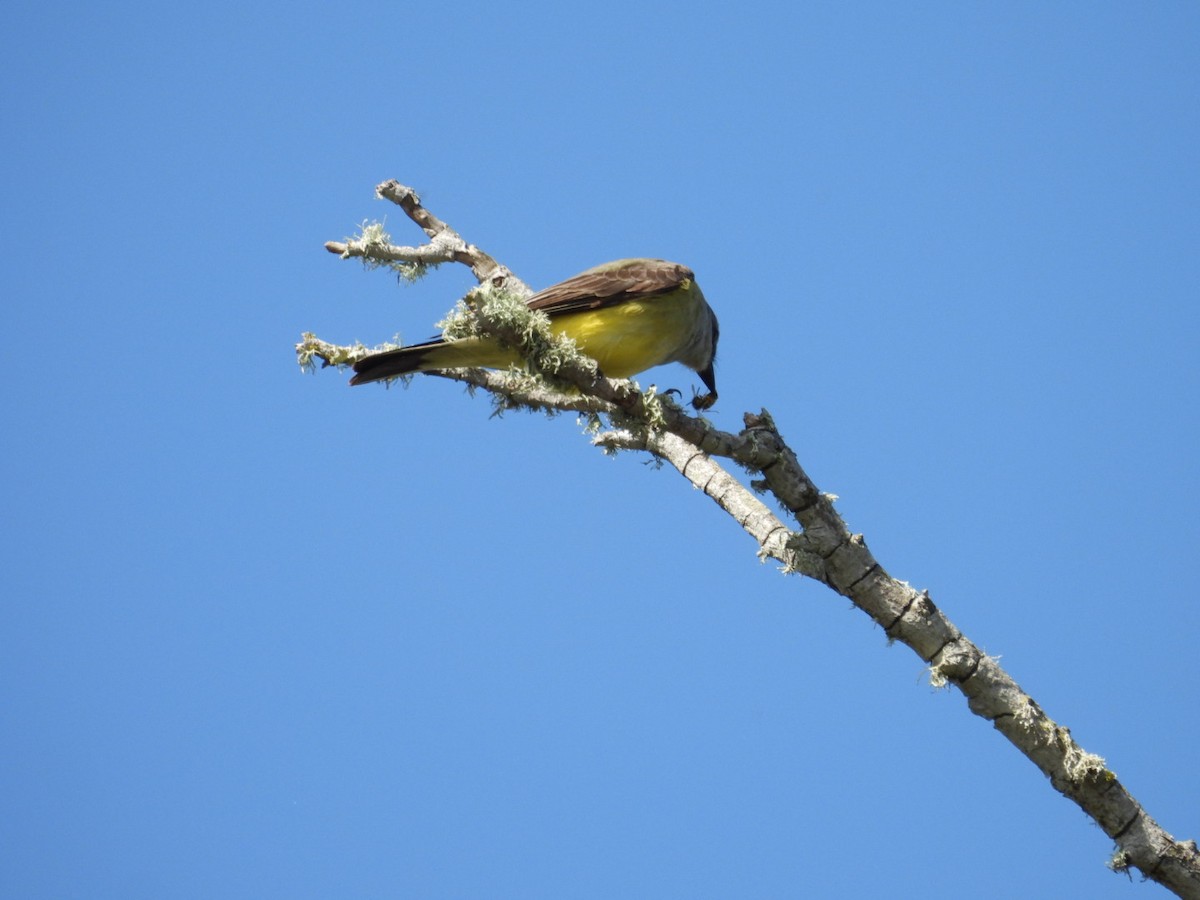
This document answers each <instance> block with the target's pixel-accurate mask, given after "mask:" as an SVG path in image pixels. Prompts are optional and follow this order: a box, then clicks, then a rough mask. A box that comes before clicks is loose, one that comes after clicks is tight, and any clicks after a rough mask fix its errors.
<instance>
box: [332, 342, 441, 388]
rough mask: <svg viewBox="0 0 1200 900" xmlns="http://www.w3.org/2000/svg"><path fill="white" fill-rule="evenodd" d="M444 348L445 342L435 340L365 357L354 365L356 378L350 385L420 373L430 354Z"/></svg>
mask: <svg viewBox="0 0 1200 900" xmlns="http://www.w3.org/2000/svg"><path fill="white" fill-rule="evenodd" d="M442 346H444V342H443V341H441V340H434V341H428V342H426V343H424V344H413V345H412V346H411V347H400V348H399V349H397V350H385V351H383V352H382V353H372V354H371V355H370V356H364V357H363V358H362V359H360V360H359V361H358V362H356V363H355V364H354V377H353V378H351V379H350V383H351V384H370V383H371V382H372V381H383V379H385V378H394V377H395V376H397V375H407V374H408V373H410V372H418V371H420V369H421V364H422V363H423V362H424V361H425V359H426V358H427V357H428V356H429V354H430V353H432V352H433V351H434V350H436V349H437V348H438V347H442Z"/></svg>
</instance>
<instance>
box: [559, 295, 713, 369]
mask: <svg viewBox="0 0 1200 900" xmlns="http://www.w3.org/2000/svg"><path fill="white" fill-rule="evenodd" d="M689 286H690V285H689ZM695 305H696V304H695V300H694V299H693V297H692V294H691V292H690V291H688V290H686V289H681V290H677V291H672V292H671V293H669V294H663V295H660V296H656V297H650V298H647V299H645V300H629V301H626V302H624V303H620V304H617V305H615V306H606V307H604V308H602V309H594V310H586V311H584V312H573V313H564V314H562V315H560V316H555V317H554V318H553V319H552V320H551V323H550V327H551V328H553V329H554V330H555V331H558V332H560V333H562V334H565V335H566V336H567V337H569V338H572V339H573V340H574V341H575V343H576V344H577V345H578V346H579V349H580V350H582V351H583V352H584V353H586V354H587V355H588V356H590V357H592V358H593V359H594V360H596V362H598V363H599V364H600V371H601V372H603V373H604V374H605V375H607V376H608V377H609V378H628V377H629V376H631V375H636V374H637V373H639V372H644V371H645V370H646V369H651V368H653V367H654V366H661V365H663V364H664V363H669V362H675V361H676V360H677V359H678V354H679V351H680V347H681V346H682V345H683V344H684V342H685V341H686V339H687V336H688V335H689V334H690V333H691V329H692V324H693V320H694V317H695V315H696V310H695V308H694V307H695Z"/></svg>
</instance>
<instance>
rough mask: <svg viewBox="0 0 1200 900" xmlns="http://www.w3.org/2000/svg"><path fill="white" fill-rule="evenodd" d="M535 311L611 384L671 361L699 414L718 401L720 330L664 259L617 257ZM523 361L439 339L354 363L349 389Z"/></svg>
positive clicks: (694, 290)
mask: <svg viewBox="0 0 1200 900" xmlns="http://www.w3.org/2000/svg"><path fill="white" fill-rule="evenodd" d="M528 306H529V308H530V309H534V310H541V311H542V312H544V313H546V314H547V315H548V316H549V317H550V327H551V328H552V329H553V330H554V331H556V332H558V333H559V334H563V335H566V336H567V337H569V338H571V339H573V340H574V341H575V344H576V346H578V347H579V349H580V350H581V351H582V352H584V353H586V354H587V355H588V356H590V357H591V358H592V359H594V360H596V362H597V363H599V365H600V371H601V372H603V373H604V374H605V375H606V376H609V377H611V378H628V377H630V376H631V375H636V374H637V373H639V372H644V371H645V370H646V369H652V368H654V367H655V366H661V365H665V364H666V363H673V362H678V363H683V364H684V365H685V366H687V367H688V368H689V369H693V370H694V371H695V372H696V373H697V374H698V375H699V376H700V380H701V381H703V382H704V384H705V386H706V387H707V388H708V390H709V392H710V393H709V394H708V395H702V396H698V397H696V398H695V399H694V400H693V401H692V403H693V405H694V406H695V407H696V408H697V409H707V408H708V407H710V406H712V405H713V403H714V402H716V399H717V383H716V378H715V376H714V374H713V360H714V359H715V358H716V355H717V338H718V337H719V335H720V331H719V329H718V327H717V317H716V315H715V314H714V313H713V311H712V309H711V307H709V305H708V302H707V301H706V300H705V299H704V294H702V293H701V292H700V287H699V286H698V285H697V284H696V279H695V276H694V275H693V273H692V270H691V269H689V268H688V267H687V266H682V265H680V264H678V263H672V262H667V261H666V260H662V259H619V260H616V261H615V262H610V263H605V264H604V265H602V266H596V267H595V268H594V269H588V270H587V271H586V272H581V273H580V274H578V275H576V276H575V277H573V278H568V279H567V280H566V281H563V282H560V283H559V284H556V285H553V286H552V287H548V288H546V289H545V290H544V291H539V292H538V293H536V294H534V295H533V296H532V297H530V298H529V300H528ZM520 361H521V358H520V356H519V355H518V354H517V353H516V352H515V351H514V350H510V349H506V348H504V347H501V346H500V344H499V343H498V342H496V341H495V340H491V339H488V338H465V339H463V340H456V341H445V340H442V339H441V338H437V339H435V340H432V341H427V342H426V343H424V344H413V345H412V346H411V347H401V348H399V349H398V350H385V351H384V352H382V353H374V354H372V355H370V356H365V357H363V358H362V359H360V360H359V361H358V362H356V363H355V364H354V372H355V375H354V377H353V378H352V379H350V383H351V384H367V383H369V382H372V381H381V380H383V379H385V378H392V377H394V376H396V375H404V374H407V373H409V372H427V371H429V370H430V369H453V368H457V367H460V366H479V367H482V368H501V367H504V366H510V365H513V364H515V363H519V362H520Z"/></svg>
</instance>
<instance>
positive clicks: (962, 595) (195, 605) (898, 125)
mask: <svg viewBox="0 0 1200 900" xmlns="http://www.w3.org/2000/svg"><path fill="white" fill-rule="evenodd" d="M5 19H6V25H5V27H6V33H7V35H8V40H7V42H6V43H7V49H6V52H5V54H4V59H3V62H2V63H0V65H2V66H3V67H4V78H3V83H2V87H0V91H3V109H4V121H5V124H6V129H5V130H6V135H7V136H6V139H5V165H4V167H3V168H4V172H3V175H2V176H0V177H2V178H3V179H4V185H3V190H4V203H3V205H2V206H0V222H2V227H3V232H2V237H3V243H4V248H5V253H4V258H3V262H0V267H2V273H3V279H2V284H3V293H4V303H3V304H2V312H0V315H2V319H0V322H2V323H3V329H4V337H5V341H6V346H7V348H8V351H7V356H8V359H7V363H8V364H7V366H6V371H5V373H4V377H3V379H2V380H0V386H2V387H0V390H2V391H3V408H4V410H5V412H6V421H7V427H6V428H5V429H4V437H3V443H2V446H3V448H4V450H3V453H4V466H3V472H4V507H5V512H6V515H5V522H6V531H7V536H6V538H5V539H4V541H3V543H2V545H0V568H2V570H3V572H4V573H5V574H4V583H5V586H6V590H5V594H6V595H7V600H6V602H5V603H4V604H3V612H2V614H0V616H2V618H0V635H2V637H0V640H2V642H3V643H2V645H0V803H2V805H3V808H4V810H5V813H4V816H3V824H2V825H0V846H2V847H3V848H4V849H3V851H2V852H0V894H3V895H4V896H6V897H14V898H17V897H20V898H77V897H78V898H84V897H86V898H143V897H144V898H164V897H171V898H175V897H179V898H193V897H194V898H213V897H221V898H259V897H289V898H309V897H312V898H326V897H328V898H341V897H379V898H393V897H417V898H459V897H462V898H468V897H469V898H475V897H522V898H531V897H553V898H562V897H584V898H593V897H594V898H613V897H653V898H658V897H730V898H734V897H786V896H808V897H863V896H882V895H887V896H890V897H916V896H927V895H929V894H931V893H933V894H936V893H939V892H945V891H950V890H952V889H953V890H955V891H968V892H970V893H972V894H974V895H976V896H986V897H1021V898H1025V900H1028V898H1041V897H1047V898H1049V897H1063V896H1077V897H1082V896H1086V897H1092V898H1107V897H1142V896H1145V897H1150V896H1163V893H1162V892H1161V890H1160V889H1159V888H1157V887H1155V886H1153V885H1143V884H1140V883H1138V881H1137V880H1136V879H1135V880H1134V881H1132V882H1131V881H1130V880H1128V879H1126V878H1124V877H1121V876H1115V875H1112V874H1109V873H1108V872H1107V871H1106V869H1105V868H1104V861H1105V859H1106V858H1107V855H1108V853H1109V850H1110V847H1111V845H1110V843H1109V842H1108V840H1107V839H1106V838H1105V837H1104V835H1103V834H1102V833H1101V832H1100V831H1099V830H1098V829H1097V828H1096V827H1095V826H1093V825H1092V824H1091V823H1090V821H1089V820H1087V819H1086V818H1085V817H1084V816H1083V815H1082V814H1081V813H1080V812H1079V811H1078V810H1077V809H1076V808H1075V807H1074V806H1072V805H1071V804H1070V803H1068V802H1067V801H1066V800H1064V799H1062V798H1061V797H1059V796H1058V795H1057V794H1055V793H1054V792H1053V790H1052V789H1051V788H1050V787H1049V786H1048V784H1047V783H1046V782H1045V781H1044V779H1043V778H1042V776H1041V775H1040V774H1039V773H1038V772H1037V771H1036V770H1035V769H1034V767H1033V766H1032V765H1031V764H1030V763H1029V762H1028V761H1026V760H1025V759H1024V758H1023V757H1021V756H1020V755H1018V754H1017V752H1016V751H1015V750H1013V749H1012V748H1011V747H1010V746H1008V744H1007V743H1006V742H1005V741H1004V740H1003V739H1002V738H1001V737H1000V736H999V735H997V734H996V733H994V732H993V730H992V729H991V728H990V727H989V726H988V725H986V724H985V723H984V722H982V721H980V720H979V719H976V718H975V717H973V716H971V715H970V714H969V713H968V712H967V709H966V704H965V703H964V701H963V699H962V698H961V696H959V695H958V694H957V693H956V692H953V691H947V692H938V691H935V690H933V689H932V688H931V687H930V686H929V684H928V681H927V678H926V677H925V674H924V671H923V666H922V664H921V663H920V661H919V660H918V659H917V658H916V657H915V656H914V655H913V654H912V653H911V652H910V651H909V650H907V649H906V648H904V647H901V646H894V647H889V646H888V644H887V641H886V640H885V638H884V636H883V634H882V633H881V632H880V631H879V630H878V629H877V628H875V627H874V626H873V625H872V624H871V623H870V621H869V620H868V619H867V618H866V617H865V616H863V615H862V614H861V613H859V612H857V611H855V610H853V609H852V608H850V606H849V604H848V603H846V602H845V601H844V600H842V599H840V598H838V597H835V596H833V595H831V594H830V593H829V592H828V591H826V590H825V589H823V588H821V587H820V586H818V585H815V584H813V583H810V582H805V581H803V580H800V579H798V578H786V577H783V576H782V575H780V574H779V573H778V571H777V570H776V569H775V568H774V567H772V566H769V565H768V566H763V565H759V563H758V562H757V561H756V559H755V556H754V546H753V545H752V543H751V542H750V541H749V540H748V539H747V538H746V537H745V536H744V535H743V534H742V533H741V532H740V530H739V529H738V528H737V527H736V526H735V525H734V524H733V523H732V522H731V521H730V520H729V519H727V518H726V517H725V516H723V515H722V514H721V513H719V511H718V510H717V509H716V508H715V507H714V506H713V505H712V504H711V503H710V502H709V501H708V500H706V499H705V498H704V497H703V496H702V495H701V494H699V493H697V492H695V491H693V490H692V489H691V488H690V487H688V486H687V485H686V484H685V483H684V482H683V481H682V480H681V479H680V478H678V477H677V476H676V475H675V474H674V473H673V472H671V471H670V470H662V471H656V470H654V469H653V468H652V467H648V466H645V465H643V464H642V462H643V460H641V459H639V458H637V457H635V456H622V457H620V458H618V459H616V460H615V461H614V460H610V459H607V458H604V457H603V456H601V455H600V454H599V453H597V452H596V451H594V450H593V449H591V448H590V447H589V445H588V442H587V440H586V439H585V437H584V436H583V435H581V433H580V430H579V428H578V427H577V426H576V425H575V423H574V422H573V420H571V419H570V418H562V419H558V420H555V421H545V420H543V419H541V418H538V417H532V416H523V415H509V416H508V417H506V418H504V419H502V420H494V419H490V418H489V407H488V404H487V402H486V400H485V399H484V398H482V397H476V398H474V399H472V398H469V397H467V396H465V395H464V394H463V393H462V391H461V389H460V388H458V387H457V386H455V385H451V384H447V383H444V382H440V381H436V380H434V379H424V380H419V381H418V382H416V383H415V384H414V385H413V386H412V387H411V388H410V389H409V390H407V391H401V390H391V391H384V390H382V389H376V388H370V389H367V388H363V389H355V390H350V389H349V388H347V386H346V383H345V382H346V379H345V377H344V376H343V375H341V374H338V373H335V372H330V371H327V372H322V373H319V374H318V375H317V376H315V377H312V376H306V375H302V374H300V373H299V372H298V370H297V369H296V367H295V365H294V358H293V354H292V345H293V343H294V342H295V341H296V340H297V339H298V337H299V334H300V332H301V331H304V330H313V331H315V332H317V333H318V334H320V335H321V336H322V337H324V338H327V339H329V340H335V341H343V342H350V341H352V340H356V339H359V340H363V341H365V342H367V343H375V342H378V341H383V340H387V339H389V338H391V337H392V336H393V335H394V334H395V333H397V332H400V333H401V334H402V335H403V336H404V337H405V338H406V339H409V340H413V339H418V338H423V337H426V336H427V335H429V334H430V333H431V332H432V324H431V323H432V322H434V321H435V320H436V319H438V318H439V317H440V316H441V315H442V314H443V313H444V312H445V310H446V309H447V308H448V307H449V306H450V305H451V304H452V303H453V301H454V300H455V299H456V298H457V297H458V296H459V295H460V294H461V292H462V291H463V290H464V289H465V288H466V287H468V286H469V284H470V278H469V274H468V273H467V272H466V271H465V270H461V271H454V270H451V269H444V270H442V271H440V272H438V273H435V275H433V276H432V277H431V278H429V279H428V280H427V281H425V282H423V283H422V284H421V285H420V286H418V287H416V288H409V289H401V288H398V287H397V286H396V284H395V282H394V279H392V278H391V277H390V276H388V275H387V274H384V273H364V272H363V271H362V270H361V268H360V267H359V266H358V265H357V264H354V263H347V262H341V261H339V260H338V259H336V258H335V257H333V256H331V255H329V254H327V253H326V252H325V251H324V250H323V249H322V244H323V242H324V241H326V240H329V239H338V238H341V237H343V236H345V235H347V234H350V233H352V232H353V230H354V228H355V226H356V224H357V223H358V222H360V221H362V220H364V219H367V218H374V217H381V216H384V215H387V216H388V224H389V227H390V228H391V230H392V232H393V233H394V235H395V236H396V238H397V239H399V240H403V241H415V240H417V239H418V238H419V237H420V234H419V232H418V231H417V230H416V229H415V228H412V227H410V225H409V223H408V222H407V220H406V219H404V217H403V216H402V215H401V214H399V212H398V211H391V210H389V209H387V208H386V205H385V204H382V203H379V202H376V201H374V200H373V199H372V196H371V194H372V189H373V187H374V185H375V184H376V183H377V182H379V181H382V180H384V179H386V178H397V179H399V180H401V181H403V182H405V183H409V184H412V185H414V186H416V187H417V188H418V190H420V191H421V192H422V195H423V197H424V199H425V201H426V203H427V204H428V206H429V207H430V208H431V209H432V210H433V211H434V212H435V213H437V214H438V215H440V216H442V217H443V218H445V219H446V220H448V221H449V222H451V223H452V224H453V225H454V226H455V227H457V228H458V229H460V230H461V231H462V232H463V233H464V234H465V235H466V236H467V238H468V239H469V240H472V241H474V242H476V243H478V244H480V245H481V246H482V247H484V248H485V249H487V250H488V251H489V252H491V253H492V254H493V255H495V256H496V257H498V258H500V259H501V260H503V261H505V262H506V263H508V264H509V265H510V266H511V267H512V268H513V269H514V270H516V271H517V272H518V273H519V274H520V275H521V276H522V277H523V278H525V279H526V280H527V281H528V282H529V283H531V284H533V285H535V286H545V285H547V284H549V283H551V282H554V281H557V280H559V279H561V278H564V277H566V276H569V275H571V274H574V273H575V272H577V271H579V270H581V269H583V268H586V267H587V266H590V265H593V264H595V263H598V262H602V261H605V260H608V259H612V258H616V257H621V256H631V255H646V256H661V257H666V258H669V259H674V260H678V261H681V262H686V263H687V264H689V265H691V266H692V267H693V268H694V269H695V270H696V272H697V273H698V277H699V279H700V282H701V284H702V285H703V286H704V289H705V291H706V293H707V295H708V297H709V299H710V300H711V302H712V303H713V305H714V306H715V307H716V308H717V310H718V312H719V314H720V316H721V323H722V336H723V343H722V347H721V356H720V361H719V369H718V378H719V384H720V387H721V401H720V404H719V405H718V407H717V408H716V410H715V411H714V412H713V414H712V418H713V420H714V421H715V422H716V423H717V424H718V425H720V426H723V427H726V428H729V429H734V430H736V428H737V427H738V426H739V424H740V421H741V414H742V412H743V411H745V410H755V411H757V410H758V409H760V408H762V407H766V408H767V409H769V410H770V411H771V412H772V413H773V415H774V416H775V418H776V419H777V421H778V423H779V425H780V427H781V429H782V431H783V432H784V434H785V435H786V436H787V437H788V438H790V440H791V442H792V444H793V446H794V447H795V448H796V450H797V452H798V454H799V455H800V458H801V460H802V462H803V464H804V465H805V466H806V468H807V469H808V471H809V472H810V474H811V475H812V476H813V478H814V479H815V480H816V482H817V483H818V485H819V486H820V487H821V488H822V489H823V490H826V491H829V492H831V493H835V494H837V495H839V496H840V497H841V500H840V503H839V507H840V509H841V510H842V512H843V514H844V515H845V516H846V518H847V520H848V521H849V523H850V525H851V527H852V528H854V529H855V530H856V531H860V532H863V533H864V534H865V535H866V538H867V540H868V542H869V543H870V545H871V548H872V549H873V550H874V551H875V553H876V555H877V556H878V557H879V558H880V560H881V561H883V563H884V565H885V566H886V567H887V568H888V569H889V571H891V572H892V573H893V574H894V575H895V576H896V577H899V578H903V579H905V580H907V581H909V582H911V583H912V584H914V585H916V586H918V587H921V588H927V589H929V590H930V591H931V592H932V594H933V597H934V599H935V600H936V601H937V602H938V603H939V604H940V605H941V606H942V607H943V608H944V609H945V610H946V612H947V613H948V615H949V616H950V617H951V618H952V619H953V620H954V621H955V622H956V623H957V624H958V625H959V627H961V628H962V629H963V630H964V631H965V632H966V633H967V634H968V635H969V636H970V637H971V638H972V639H973V640H975V641H976V642H977V643H978V644H979V645H980V646H982V647H983V648H984V649H985V650H986V651H987V652H988V653H991V654H996V655H999V656H1000V657H1001V658H1002V662H1003V664H1004V665H1005V666H1006V667H1007V668H1008V669H1009V671H1010V672H1011V673H1012V674H1013V675H1014V676H1015V677H1016V679H1017V680H1018V681H1019V682H1020V683H1021V684H1022V686H1023V687H1025V688H1026V689H1027V690H1028V691H1030V692H1031V693H1032V694H1033V695H1034V697H1036V698H1037V699H1038V700H1039V702H1041V703H1042V704H1043V706H1044V707H1045V708H1046V710H1047V711H1048V712H1049V714H1050V715H1051V716H1053V717H1055V718H1056V719H1058V720H1059V721H1060V722H1062V723H1063V724H1066V725H1068V726H1069V727H1071V729H1072V731H1073V733H1074V735H1075V736H1076V737H1077V738H1078V739H1079V740H1080V741H1081V742H1082V744H1083V745H1084V746H1085V747H1086V748H1087V749H1088V750H1090V751H1092V752H1094V753H1098V754H1100V755H1102V756H1104V757H1105V758H1106V759H1107V760H1108V762H1109V765H1110V766H1111V767H1112V768H1113V769H1114V770H1115V771H1116V772H1117V773H1118V774H1119V775H1120V776H1121V777H1122V778H1123V779H1124V780H1125V782H1126V784H1127V785H1128V787H1129V788H1130V789H1131V790H1132V791H1133V792H1134V794H1135V795H1136V796H1137V797H1138V798H1139V799H1140V800H1141V801H1142V802H1143V803H1144V804H1145V805H1146V806H1147V807H1148V808H1149V810H1150V811H1151V813H1152V814H1153V815H1155V816H1156V817H1157V818H1158V819H1159V821H1160V822H1161V823H1162V824H1163V826H1164V827H1166V828H1167V829H1168V830H1169V831H1171V832H1173V833H1174V834H1176V835H1177V836H1179V837H1200V774H1198V772H1200V768H1198V767H1197V766H1196V748H1197V747H1198V746H1200V728H1198V724H1197V719H1198V717H1197V704H1196V687H1197V684H1198V683H1200V653H1198V652H1197V646H1198V643H1200V641H1198V638H1200V607H1198V605H1197V603H1196V597H1195V556H1196V548H1197V546H1198V545H1200V525H1198V521H1200V518H1198V515H1197V506H1198V499H1200V480H1198V478H1197V474H1196V471H1197V470H1196V457H1197V453H1196V447H1197V437H1198V434H1197V433H1198V426H1200V420H1198V415H1197V398H1198V396H1200V379H1198V377H1197V360H1198V359H1200V328H1198V326H1200V313H1198V311H1197V293H1198V289H1200V156H1198V150H1197V148H1198V147H1200V115H1198V114H1197V110H1198V109H1200V7H1197V6H1196V5H1195V4H1193V3H1187V2H1155V3H1136V4H1135V3H1087V4H1085V3H1050V4H1047V3H978V4H975V3H973V4H961V3H951V2H931V3H923V4H893V3H877V4H872V3H866V4H863V3H859V4H820V5H809V4H791V3H788V4H784V3H780V4H777V5H761V6H750V7H746V6H736V5H729V4H725V5H722V6H720V7H719V8H717V7H715V6H714V7H713V8H711V9H710V10H709V11H705V9H704V7H703V6H702V5H693V6H691V7H690V8H685V7H683V6H675V5H672V4H663V3H659V2H655V0H650V2H641V3H636V4H625V3H620V2H618V3H601V4H592V5H590V6H588V7H586V8H584V9H572V8H571V7H570V6H562V5H560V4H554V5H550V4H525V5H523V6H522V7H520V8H518V7H516V6H512V7H511V8H507V9H502V8H501V7H500V6H499V5H479V6H478V7H475V6H473V5H472V4H470V3H467V4H459V5H455V6H453V7H447V6H445V5H439V4H405V5H403V6H401V5H390V6H389V5H388V4H382V5H380V4H376V5H373V6H372V5H357V6H356V5H350V6H343V7H338V6H336V5H330V4H328V3H321V4H316V3H299V4H297V3H289V4H280V3H260V4H232V3H227V2H217V3H212V4H207V5H205V4H189V5H185V6H179V7H173V8H169V7H163V6H161V5H151V4H145V5H131V4H124V3H117V4H115V5H95V4H93V5H90V6H89V5H84V4H77V5H75V7H74V8H72V7H70V6H67V7H56V6H54V5H47V4H36V3H32V2H23V0H22V2H18V3H17V5H16V6H15V7H13V8H12V9H10V10H9V11H8V12H7V13H6V16H5ZM650 381H654V382H655V383H657V384H659V385H660V387H666V386H679V387H681V388H684V389H685V391H686V390H687V389H688V388H689V387H690V385H691V384H692V382H693V381H694V379H693V378H692V377H691V376H690V373H688V372H686V371H684V370H683V369H679V368H675V369H664V370H661V371H656V372H654V373H651V374H650V375H649V376H647V377H646V378H644V379H643V382H644V383H648V382H650ZM952 886H957V887H953V888H952ZM964 886H965V887H964Z"/></svg>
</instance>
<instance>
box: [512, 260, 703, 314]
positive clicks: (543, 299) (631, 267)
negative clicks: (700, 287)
mask: <svg viewBox="0 0 1200 900" xmlns="http://www.w3.org/2000/svg"><path fill="white" fill-rule="evenodd" d="M691 277H693V276H692V270H691V269H689V268H688V267H687V266H683V265H680V264H679V263H673V262H667V261H666V260H665V259H631V260H623V261H621V262H619V263H615V264H614V263H608V264H607V265H603V266H598V267H597V268H595V269H589V270H588V271H586V272H582V273H580V274H579V275H576V276H575V277H573V278H568V279H567V280H566V281H560V282H559V283H558V284H555V285H552V286H550V287H548V288H546V289H545V290H544V291H538V293H536V294H534V295H533V296H532V297H530V298H529V304H528V305H529V308H530V309H538V310H541V311H542V312H545V313H547V314H548V315H551V316H554V315H558V314H560V313H567V312H579V311H581V310H585V309H601V308H602V307H605V306H614V305H615V304H617V303H624V302H625V301H626V300H634V299H642V298H645V297H651V296H654V295H655V294H665V293H666V292H668V291H673V290H675V288H677V287H679V285H681V284H682V283H683V282H684V281H687V280H688V279H689V278H691Z"/></svg>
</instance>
